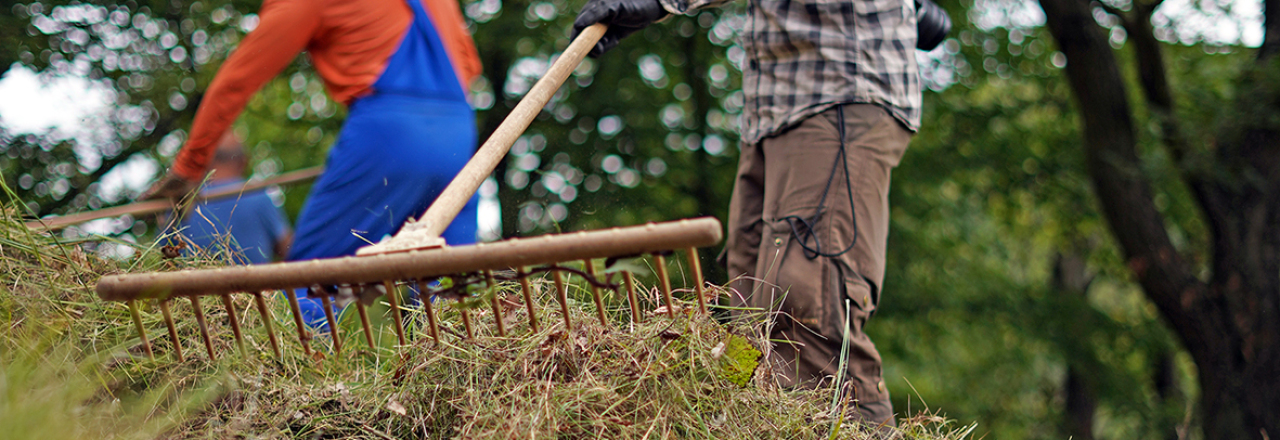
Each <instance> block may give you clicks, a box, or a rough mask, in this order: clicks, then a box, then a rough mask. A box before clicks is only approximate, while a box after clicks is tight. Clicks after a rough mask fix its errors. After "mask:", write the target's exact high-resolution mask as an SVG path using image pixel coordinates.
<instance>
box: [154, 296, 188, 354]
mask: <svg viewBox="0 0 1280 440" xmlns="http://www.w3.org/2000/svg"><path fill="white" fill-rule="evenodd" d="M160 311H161V312H163V313H164V326H165V327H168V328H169V340H170V341H172V342H173V355H174V356H177V357H178V362H182V361H185V360H186V357H184V356H182V341H180V340H178V327H177V326H175V325H173V314H172V313H170V312H169V300H167V299H166V300H162V301H160Z"/></svg>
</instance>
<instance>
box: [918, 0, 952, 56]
mask: <svg viewBox="0 0 1280 440" xmlns="http://www.w3.org/2000/svg"><path fill="white" fill-rule="evenodd" d="M949 32H951V17H950V16H948V15H947V10H946V9H942V7H941V6H938V4H937V3H934V2H931V1H929V0H916V34H917V36H916V48H917V49H920V50H933V48H935V47H938V44H941V43H942V40H945V39H947V33H949Z"/></svg>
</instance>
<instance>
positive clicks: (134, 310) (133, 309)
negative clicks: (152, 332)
mask: <svg viewBox="0 0 1280 440" xmlns="http://www.w3.org/2000/svg"><path fill="white" fill-rule="evenodd" d="M129 314H130V315H133V326H134V328H136V329H138V337H139V338H142V348H143V349H144V350H146V351H147V358H149V359H151V360H153V361H154V360H156V355H155V353H152V352H151V342H150V341H148V340H147V330H146V329H145V328H143V327H142V315H141V314H140V313H138V300H134V299H131V300H129Z"/></svg>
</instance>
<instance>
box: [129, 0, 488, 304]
mask: <svg viewBox="0 0 1280 440" xmlns="http://www.w3.org/2000/svg"><path fill="white" fill-rule="evenodd" d="M258 15H259V17H260V21H259V24H258V27H257V28H256V29H254V30H253V31H252V32H250V33H249V35H248V36H246V37H245V39H244V40H243V41H242V42H241V43H240V46H239V47H238V48H237V49H236V50H235V52H234V53H232V54H231V56H230V57H229V58H227V61H226V62H225V63H224V64H223V65H222V67H221V68H220V69H219V70H218V73H217V74H216V75H215V77H214V79H213V82H212V83H211V84H210V85H209V89H208V90H207V91H206V92H205V95H204V98H203V100H202V103H201V106H200V108H199V110H197V112H196V118H195V122H194V124H193V125H192V128H191V136H190V139H188V140H187V142H186V144H185V145H183V147H182V150H181V151H180V152H179V153H178V156H177V158H176V159H175V160H174V163H173V167H172V168H171V169H170V170H169V172H168V173H167V175H165V176H164V177H162V178H161V180H160V181H159V182H157V183H156V184H154V185H153V186H152V188H151V190H149V191H148V194H147V196H149V197H182V196H183V195H185V194H186V193H188V192H189V191H191V189H192V188H194V187H195V186H196V184H197V183H198V182H200V181H201V179H203V177H204V174H205V172H206V168H207V166H208V164H209V158H210V156H211V155H212V154H213V151H214V146H215V144H216V142H217V140H218V137H219V136H221V134H222V133H223V132H225V131H226V130H227V127H228V126H230V125H231V123H232V122H233V121H234V120H235V119H236V117H237V116H238V115H239V114H240V112H241V111H242V110H243V109H244V106H245V103H246V102H247V101H248V100H249V98H250V96H251V95H252V94H254V93H255V92H257V91H258V90H259V89H260V88H261V87H262V86H263V84H265V83H266V82H267V81H268V80H270V79H271V78H272V77H274V76H275V75H276V74H278V73H279V72H280V71H281V70H283V69H284V68H285V67H286V66H287V65H288V64H289V63H290V62H292V60H293V59H294V58H295V57H296V56H297V54H298V53H300V52H302V51H304V50H305V51H306V52H307V54H308V55H309V56H310V58H311V61H312V64H313V65H314V66H315V70H316V73H318V74H319V75H320V78H321V79H323V80H324V84H325V87H326V89H327V90H328V92H329V95H330V96H331V97H332V98H333V99H334V100H335V101H338V102H341V103H344V104H346V105H347V107H348V110H349V111H348V114H347V119H346V121H345V123H344V125H343V128H342V132H341V133H340V134H339V136H338V139H337V141H336V143H335V144H334V145H333V148H332V149H331V150H330V151H329V155H328V158H327V160H326V164H325V172H324V175H322V176H321V177H320V179H319V181H317V182H316V184H315V185H314V186H313V187H312V189H311V194H310V195H309V196H308V199H307V201H306V204H305V206H304V207H303V209H302V212H301V214H300V215H299V218H298V224H297V227H296V229H297V231H296V239H295V242H294V243H293V247H292V248H291V250H290V252H289V256H288V259H289V260H304V259H314V258H327V257H336V256H343V255H352V254H354V253H355V251H356V250H357V249H359V248H360V247H362V246H364V245H366V244H368V243H369V242H376V241H378V240H380V239H381V238H383V237H384V236H386V235H390V234H394V233H395V232H396V231H397V230H398V229H399V228H400V226H401V225H402V224H403V223H404V222H405V220H407V219H409V218H410V217H411V216H417V215H420V214H422V213H423V212H424V211H425V210H426V208H427V207H428V206H429V205H430V204H431V202H432V201H433V200H435V198H436V196H437V195H439V194H440V192H442V191H443V190H444V187H445V186H447V185H448V183H449V181H450V180H452V179H453V176H454V175H455V174H457V172H458V171H459V170H461V169H462V167H463V165H465V164H466V162H467V160H469V159H470V158H471V155H472V154H473V153H474V151H475V145H476V130H475V118H474V114H473V112H472V110H471V107H470V106H469V105H468V104H467V100H466V93H467V84H469V83H470V82H471V80H472V79H474V78H475V77H476V75H478V74H479V72H480V62H479V58H478V56H477V54H476V50H475V46H474V43H473V42H472V40H471V37H470V35H469V34H468V33H467V31H466V28H465V27H464V22H463V18H462V13H461V10H460V8H459V6H458V3H457V1H456V0H362V1H346V0H265V1H264V2H263V4H262V8H261V10H260V12H259V14H258ZM476 227H477V225H476V200H475V199H474V198H473V199H472V200H471V202H470V203H468V204H467V206H466V207H465V208H464V209H463V210H462V212H461V213H459V214H458V216H457V218H456V219H455V221H454V222H453V224H452V225H451V226H450V227H449V228H448V229H447V230H446V231H445V233H444V234H443V236H444V238H445V240H446V241H447V242H448V243H449V244H455V245H456V244H468V243H473V242H474V241H475V233H476ZM304 300H305V298H304ZM302 302H303V307H304V309H305V310H304V314H305V315H306V316H307V321H308V322H309V323H312V324H313V325H314V324H318V323H322V322H324V315H323V309H322V308H320V306H319V305H318V304H317V303H316V302H315V301H302Z"/></svg>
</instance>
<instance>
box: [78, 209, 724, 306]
mask: <svg viewBox="0 0 1280 440" xmlns="http://www.w3.org/2000/svg"><path fill="white" fill-rule="evenodd" d="M720 231H721V229H720V221H718V220H716V219H715V218H711V217H704V218H697V219H686V220H678V221H671V222H663V223H649V224H645V225H640V226H629V227H625V228H612V229H603V230H595V231H583V232H572V233H565V234H554V235H544V236H541V237H535V238H524V239H511V240H505V241H500V242H496V243H479V244H474V245H468V246H457V247H446V248H442V249H431V250H413V251H409V252H398V253H387V254H378V255H372V256H363V257H342V258H330V259H320V260H306V261H290V262H283V263H271V264H255V265H249V266H232V267H215V268H208V269H193V270H180V271H175V272H152V273H137V274H122V275H108V276H104V277H102V279H101V280H98V285H97V286H96V287H95V289H96V290H97V292H98V297H99V298H102V299H103V300H106V301H127V300H138V299H165V298H171V297H179V296H201V295H221V294H231V293H237V292H263V291H268V290H281V289H292V288H298V287H307V286H312V285H316V284H320V285H354V284H375V283H381V282H383V281H386V280H424V279H431V278H433V277H438V276H448V275H454V274H459V273H467V272H477V271H482V270H486V269H497V268H507V267H524V266H536V265H540V264H555V263H560V262H565V261H582V260H584V259H593V258H607V257H625V256H636V255H641V254H647V253H653V252H663V251H668V250H674V249H688V248H698V247H705V246H711V245H714V244H716V243H719V242H720V238H721V232H720Z"/></svg>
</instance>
